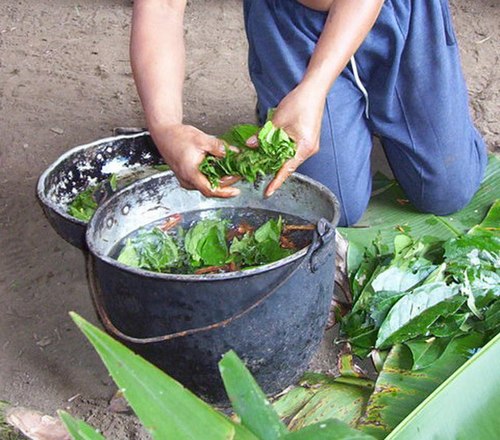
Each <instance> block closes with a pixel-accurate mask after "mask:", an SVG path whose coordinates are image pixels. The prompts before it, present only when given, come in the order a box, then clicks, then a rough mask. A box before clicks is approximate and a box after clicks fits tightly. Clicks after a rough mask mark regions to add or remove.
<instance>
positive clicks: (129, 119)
mask: <svg viewBox="0 0 500 440" xmlns="http://www.w3.org/2000/svg"><path fill="white" fill-rule="evenodd" d="M240 3H241V2H240V1H238V0H205V1H190V2H189V7H188V11H187V17H186V38H187V47H188V54H189V55H188V65H187V81H186V87H185V115H186V120H187V121H189V122H191V123H194V124H196V125H198V126H199V127H201V128H203V129H205V130H207V131H209V132H212V133H219V132H221V131H222V130H223V129H224V128H226V127H228V126H229V125H232V124H235V123H241V122H247V121H253V118H254V106H255V98H254V92H253V89H252V86H251V84H250V82H249V79H248V75H247V72H246V42H245V38H244V34H243V23H242V13H241V4H240ZM451 3H452V11H453V15H454V19H455V25H456V32H457V35H458V39H459V42H460V45H461V50H462V58H463V65H464V71H465V75H466V78H467V81H468V85H469V89H470V99H471V111H472V114H473V117H474V119H475V121H476V123H477V125H478V127H479V129H480V130H481V132H482V133H483V135H484V136H485V138H486V140H487V142H488V146H489V148H490V149H491V150H495V149H496V150H498V148H499V132H500V121H499V119H498V115H499V113H500V112H499V110H500V102H499V93H500V69H499V67H498V66H499V59H498V58H499V54H500V52H499V51H498V47H499V46H498V45H499V37H500V32H499V28H500V1H499V0H475V1H473V2H471V1H467V0H452V1H451ZM130 15H131V1H130V0H29V1H28V0H3V1H2V2H1V3H0V115H1V116H0V182H1V187H0V263H1V264H0V399H5V400H8V401H10V402H12V403H15V404H20V405H25V406H30V407H34V408H38V409H40V410H43V411H45V412H47V413H53V412H54V411H55V410H56V409H58V408H66V407H70V408H71V411H72V412H73V413H75V414H76V415H78V416H81V417H84V418H86V419H87V420H88V421H89V423H91V424H93V425H94V426H97V427H99V428H101V429H102V430H103V431H104V432H105V433H107V434H108V435H109V438H116V439H135V438H143V436H144V435H143V434H141V430H140V428H138V424H137V422H136V420H135V419H134V418H133V417H112V416H110V415H109V412H108V411H107V409H106V408H107V404H108V401H109V398H110V397H111V396H112V394H113V393H114V391H115V388H114V385H113V383H112V381H111V379H110V378H109V377H108V376H107V374H106V371H105V369H104V367H103V366H102V365H101V362H100V361H99V359H98V358H97V356H96V355H95V354H94V352H93V350H92V349H91V348H90V346H89V345H88V344H87V343H86V342H85V340H84V338H83V336H82V335H81V334H80V333H79V331H78V330H77V329H76V328H75V326H74V325H73V324H72V322H71V321H70V319H69V317H68V311H70V310H75V311H77V312H78V313H80V314H81V315H83V316H84V317H86V318H88V319H90V320H91V321H94V322H96V318H95V315H94V311H93V308H92V304H91V301H90V297H89V294H88V287H87V281H86V278H85V266H84V256H83V254H82V253H81V252H80V251H79V250H77V249H75V248H73V247H72V246H70V245H69V244H67V243H66V242H64V241H63V240H62V239H61V238H59V237H58V236H57V235H56V233H55V232H54V231H53V230H52V229H51V227H50V226H49V224H48V222H47V220H46V219H45V218H44V216H43V213H42V211H41V209H40V208H39V206H38V204H37V201H36V199H35V185H36V181H37V178H38V176H39V175H40V173H41V172H42V171H43V170H44V169H45V168H46V167H47V166H48V165H49V164H50V163H51V162H52V161H54V160H55V159H56V158H57V157H58V156H59V155H60V154H62V153H63V152H64V151H66V150H67V149H69V148H71V147H73V146H76V145H80V144H84V143H87V142H90V141H92V140H96V139H99V138H103V137H106V136H109V135H111V133H112V131H111V130H112V129H113V128H114V127H118V126H143V124H144V122H143V118H142V111H141V107H140V103H139V101H138V98H137V95H136V92H135V88H134V85H133V81H132V77H131V74H130V67H129V62H128V37H129V31H130ZM333 353H334V352H333V349H332V346H331V339H330V338H325V342H324V346H323V348H322V352H321V354H320V355H319V356H318V358H317V359H316V361H315V366H316V367H317V368H329V366H331V365H332V359H333V357H334V355H333Z"/></svg>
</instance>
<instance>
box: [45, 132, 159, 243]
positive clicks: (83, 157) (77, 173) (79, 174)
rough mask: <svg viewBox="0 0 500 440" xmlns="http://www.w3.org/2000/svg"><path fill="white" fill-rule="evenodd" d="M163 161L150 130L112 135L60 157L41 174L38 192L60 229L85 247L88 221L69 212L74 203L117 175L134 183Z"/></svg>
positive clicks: (68, 238)
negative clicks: (96, 186)
mask: <svg viewBox="0 0 500 440" xmlns="http://www.w3.org/2000/svg"><path fill="white" fill-rule="evenodd" d="M162 164H164V162H163V159H162V158H161V156H160V155H159V153H158V151H157V149H156V146H155V145H154V143H153V141H152V139H151V137H150V136H149V133H148V132H141V133H136V134H127V135H121V136H115V137H109V138H106V139H101V140H98V141H96V142H92V143H89V144H85V145H80V146H77V147H75V148H72V149H71V150H69V151H67V152H66V153H64V154H63V155H62V156H60V157H59V158H58V159H57V160H56V161H55V162H54V163H53V164H52V165H50V166H49V167H48V168H47V169H46V170H45V171H44V172H43V174H42V175H41V176H40V178H39V180H38V186H37V195H38V198H39V200H40V202H41V205H42V207H43V210H44V212H45V214H46V216H47V218H48V220H49V222H50V224H51V225H52V227H53V228H54V229H55V230H56V232H57V233H58V234H59V235H60V236H61V237H62V238H64V239H65V240H66V241H68V242H69V243H71V244H72V245H74V246H76V247H78V248H80V249H85V247H86V245H85V230H86V229H87V222H86V221H84V220H80V219H78V218H75V217H73V216H71V215H70V214H69V213H68V205H69V204H70V202H71V201H72V200H73V199H74V198H75V197H76V196H77V195H78V194H79V193H80V192H82V191H84V190H85V189H87V188H88V187H89V186H91V185H95V184H98V183H100V182H103V181H105V180H106V179H108V178H109V177H110V176H111V175H113V174H114V175H116V176H118V177H119V178H121V179H122V182H130V181H133V180H135V179H138V178H141V177H143V176H145V175H148V174H152V173H153V172H157V171H156V170H155V169H154V168H153V167H154V166H157V165H162ZM101 201H102V200H101Z"/></svg>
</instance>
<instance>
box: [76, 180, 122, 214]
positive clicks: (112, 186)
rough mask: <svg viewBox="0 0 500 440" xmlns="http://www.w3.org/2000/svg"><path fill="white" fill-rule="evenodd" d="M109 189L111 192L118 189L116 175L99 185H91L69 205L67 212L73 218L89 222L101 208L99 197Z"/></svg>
mask: <svg viewBox="0 0 500 440" xmlns="http://www.w3.org/2000/svg"><path fill="white" fill-rule="evenodd" d="M103 188H104V189H105V190H107V189H108V188H109V190H110V192H115V191H116V189H117V179H116V175H115V174H111V176H109V177H108V178H107V179H106V180H105V181H103V182H100V183H98V184H97V185H91V186H89V187H88V188H86V189H85V190H84V191H82V192H80V193H79V194H78V195H77V196H76V197H75V198H74V199H73V200H72V201H71V202H70V203H69V204H68V209H67V212H68V214H69V215H71V216H72V217H74V218H76V219H78V220H82V221H84V222H88V221H89V220H90V219H91V218H92V216H93V215H94V213H95V211H96V209H97V207H98V206H99V195H100V192H101V191H102V190H103Z"/></svg>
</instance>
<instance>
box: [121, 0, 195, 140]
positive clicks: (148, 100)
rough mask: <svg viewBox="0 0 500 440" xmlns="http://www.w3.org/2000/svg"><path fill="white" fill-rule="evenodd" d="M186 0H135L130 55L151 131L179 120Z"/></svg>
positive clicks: (180, 116)
mask: <svg viewBox="0 0 500 440" xmlns="http://www.w3.org/2000/svg"><path fill="white" fill-rule="evenodd" d="M185 4H186V1H185V0H136V1H135V2H134V10H133V18H132V32H131V41H130V58H131V64H132V71H133V74H134V79H135V83H136V86H137V91H138V93H139V97H140V99H141V102H142V106H143V108H144V112H145V116H146V123H147V125H148V128H149V129H150V130H152V131H155V130H160V129H161V128H162V127H165V126H167V125H169V124H178V123H181V122H182V89H183V83H184V72H185V49H184V33H183V16H184V9H185Z"/></svg>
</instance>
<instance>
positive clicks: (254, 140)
mask: <svg viewBox="0 0 500 440" xmlns="http://www.w3.org/2000/svg"><path fill="white" fill-rule="evenodd" d="M257 143H258V139H257V136H256V135H255V134H254V135H253V136H250V137H249V138H248V139H247V145H257Z"/></svg>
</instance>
